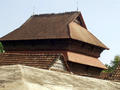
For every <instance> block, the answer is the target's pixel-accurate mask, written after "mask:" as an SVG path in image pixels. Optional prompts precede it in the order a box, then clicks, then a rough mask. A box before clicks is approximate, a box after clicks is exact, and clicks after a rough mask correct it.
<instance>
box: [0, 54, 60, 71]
mask: <svg viewBox="0 0 120 90" xmlns="http://www.w3.org/2000/svg"><path fill="white" fill-rule="evenodd" d="M59 56H60V54H46V53H39V54H37V53H4V54H0V66H1V65H14V64H22V65H27V66H33V67H38V68H43V69H48V68H49V67H50V65H51V63H52V62H53V61H54V60H56V59H57V58H58V57H59Z"/></svg>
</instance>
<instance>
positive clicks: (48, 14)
mask: <svg viewBox="0 0 120 90" xmlns="http://www.w3.org/2000/svg"><path fill="white" fill-rule="evenodd" d="M72 13H80V12H79V11H71V12H62V13H46V14H36V15H33V16H32V17H38V16H51V15H64V14H72Z"/></svg>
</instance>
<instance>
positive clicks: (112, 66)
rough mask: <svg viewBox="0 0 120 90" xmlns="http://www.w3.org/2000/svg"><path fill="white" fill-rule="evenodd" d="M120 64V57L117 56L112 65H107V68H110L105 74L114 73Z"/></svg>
mask: <svg viewBox="0 0 120 90" xmlns="http://www.w3.org/2000/svg"><path fill="white" fill-rule="evenodd" d="M119 63H120V56H119V55H117V56H115V57H114V60H112V61H111V63H110V64H111V65H108V64H105V66H106V67H107V68H108V69H107V70H104V71H103V72H109V73H112V72H113V71H114V70H115V69H116V68H117V66H118V64H119Z"/></svg>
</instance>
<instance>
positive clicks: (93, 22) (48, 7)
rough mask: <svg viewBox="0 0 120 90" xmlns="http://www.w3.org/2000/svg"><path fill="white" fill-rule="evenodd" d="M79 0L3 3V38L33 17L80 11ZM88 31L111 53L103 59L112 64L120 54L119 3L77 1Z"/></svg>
mask: <svg viewBox="0 0 120 90" xmlns="http://www.w3.org/2000/svg"><path fill="white" fill-rule="evenodd" d="M76 2H77V0H0V37H2V36H4V35H5V34H7V33H9V32H11V31H13V30H15V29H16V28H18V27H20V26H21V25H22V24H23V23H24V22H25V21H26V20H27V19H28V18H29V17H30V16H31V15H33V14H41V13H61V12H69V11H75V10H77V8H76V7H77V3H76ZM78 8H79V11H81V12H82V15H83V18H84V20H85V23H86V25H87V28H88V30H89V31H90V32H91V33H93V34H94V35H95V36H96V37H97V38H98V39H100V40H101V41H102V42H103V43H104V44H105V45H107V46H108V47H109V48H110V50H105V51H104V52H103V53H102V54H101V57H100V60H101V61H102V62H103V63H108V64H109V63H110V61H111V60H113V59H114V56H115V55H119V54H120V42H119V38H120V0H78Z"/></svg>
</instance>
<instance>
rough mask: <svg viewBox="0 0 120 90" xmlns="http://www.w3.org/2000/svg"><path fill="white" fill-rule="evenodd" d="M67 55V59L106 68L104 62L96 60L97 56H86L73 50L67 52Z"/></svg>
mask: <svg viewBox="0 0 120 90" xmlns="http://www.w3.org/2000/svg"><path fill="white" fill-rule="evenodd" d="M67 55H68V61H71V62H75V63H79V64H84V65H88V66H93V67H97V68H102V69H107V68H106V67H105V66H104V64H103V63H102V62H101V61H100V60H98V58H94V57H90V56H86V55H83V54H77V53H73V52H67Z"/></svg>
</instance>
